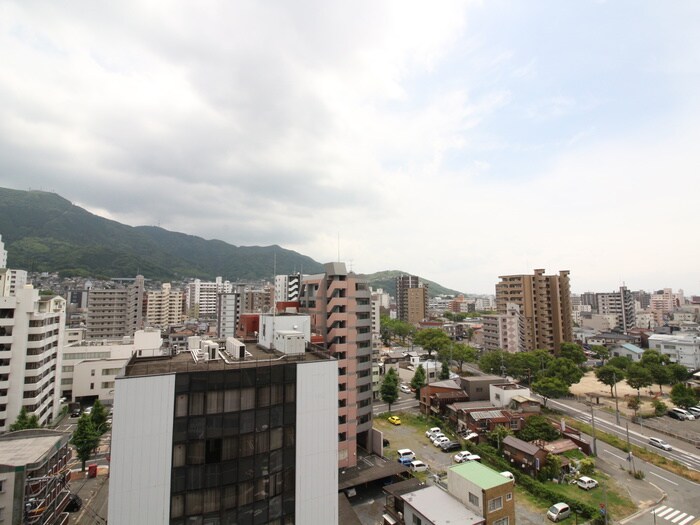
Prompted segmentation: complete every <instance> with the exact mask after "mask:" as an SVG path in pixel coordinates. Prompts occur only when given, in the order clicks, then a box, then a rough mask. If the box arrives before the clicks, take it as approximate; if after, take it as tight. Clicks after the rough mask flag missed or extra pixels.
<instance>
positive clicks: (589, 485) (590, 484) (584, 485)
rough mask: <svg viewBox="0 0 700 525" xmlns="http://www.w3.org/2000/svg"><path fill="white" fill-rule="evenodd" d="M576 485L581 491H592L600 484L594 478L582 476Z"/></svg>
mask: <svg viewBox="0 0 700 525" xmlns="http://www.w3.org/2000/svg"><path fill="white" fill-rule="evenodd" d="M576 485H577V486H578V488H580V489H583V490H591V489H594V488H596V487H597V486H598V482H597V481H596V480H594V479H593V478H589V477H588V476H581V477H580V478H578V479H577V480H576Z"/></svg>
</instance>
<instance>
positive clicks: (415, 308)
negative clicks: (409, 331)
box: [396, 275, 428, 324]
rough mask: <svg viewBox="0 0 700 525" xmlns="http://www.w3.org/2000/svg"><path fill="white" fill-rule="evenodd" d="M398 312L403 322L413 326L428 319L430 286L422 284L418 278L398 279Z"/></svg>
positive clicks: (401, 277) (399, 277) (400, 276)
mask: <svg viewBox="0 0 700 525" xmlns="http://www.w3.org/2000/svg"><path fill="white" fill-rule="evenodd" d="M396 311H397V314H398V318H399V319H400V320H401V321H405V322H407V323H411V324H418V323H420V322H421V321H423V320H424V319H425V318H426V317H427V312H428V286H427V285H426V284H421V283H420V279H419V278H418V276H416V275H399V276H398V277H397V278H396Z"/></svg>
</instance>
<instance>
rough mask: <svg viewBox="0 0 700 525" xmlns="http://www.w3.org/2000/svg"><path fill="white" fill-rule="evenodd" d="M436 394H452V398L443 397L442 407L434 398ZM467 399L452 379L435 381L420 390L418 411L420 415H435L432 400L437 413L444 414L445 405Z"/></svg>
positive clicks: (437, 399)
mask: <svg viewBox="0 0 700 525" xmlns="http://www.w3.org/2000/svg"><path fill="white" fill-rule="evenodd" d="M436 394H452V395H453V396H454V397H451V396H445V397H444V398H443V402H442V406H441V404H440V400H439V398H438V397H436ZM468 399H469V397H468V396H467V395H466V393H465V392H464V391H463V390H462V389H461V388H460V386H459V384H458V383H457V382H456V381H454V380H453V379H447V380H445V381H436V382H435V383H428V384H427V385H425V386H424V387H422V388H421V389H420V405H419V407H420V411H421V414H425V415H426V416H428V415H430V414H432V413H435V412H434V411H433V409H432V407H433V400H435V405H436V410H437V413H443V412H446V408H445V407H446V405H448V404H450V403H454V402H456V401H467V400H468Z"/></svg>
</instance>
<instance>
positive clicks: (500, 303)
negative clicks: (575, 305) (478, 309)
mask: <svg viewBox="0 0 700 525" xmlns="http://www.w3.org/2000/svg"><path fill="white" fill-rule="evenodd" d="M499 279H501V282H499V283H497V284H496V309H497V311H498V313H499V314H506V313H508V304H509V303H514V304H515V305H517V306H518V307H519V308H520V313H521V315H522V316H523V320H524V328H525V350H536V349H539V348H542V349H546V350H549V351H550V352H554V353H557V352H558V351H559V348H560V346H561V343H565V342H571V341H572V340H573V322H572V318H571V289H570V283H569V271H568V270H565V271H560V272H559V274H558V275H545V273H544V270H535V272H534V274H533V275H505V276H501V277H499Z"/></svg>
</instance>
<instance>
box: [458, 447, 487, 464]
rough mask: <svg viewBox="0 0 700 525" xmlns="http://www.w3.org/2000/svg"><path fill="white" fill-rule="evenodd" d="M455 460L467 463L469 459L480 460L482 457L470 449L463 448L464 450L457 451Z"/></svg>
mask: <svg viewBox="0 0 700 525" xmlns="http://www.w3.org/2000/svg"><path fill="white" fill-rule="evenodd" d="M454 460H455V462H456V463H465V462H467V461H480V460H481V457H480V456H478V455H476V454H472V453H471V452H469V451H468V450H463V451H462V452H457V453H456V454H455V455H454Z"/></svg>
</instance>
